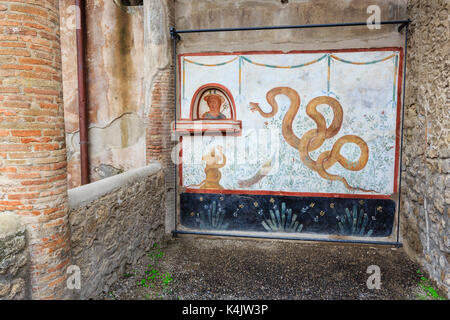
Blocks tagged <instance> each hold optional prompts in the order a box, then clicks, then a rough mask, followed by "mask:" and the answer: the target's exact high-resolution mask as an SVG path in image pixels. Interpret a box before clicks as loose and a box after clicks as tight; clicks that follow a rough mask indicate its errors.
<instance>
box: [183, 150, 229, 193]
mask: <svg viewBox="0 0 450 320" xmlns="http://www.w3.org/2000/svg"><path fill="white" fill-rule="evenodd" d="M202 160H203V161H205V162H206V167H205V174H206V178H205V180H203V181H202V182H201V183H200V184H198V185H190V186H189V187H198V188H199V189H216V190H223V189H224V188H223V187H222V186H221V185H220V183H219V182H220V179H221V178H222V173H220V170H219V169H220V168H223V167H224V166H225V165H226V163H227V158H226V157H225V154H224V153H223V150H222V146H218V147H217V152H216V148H215V147H212V148H211V150H210V151H209V152H208V153H207V154H205V155H203V157H202Z"/></svg>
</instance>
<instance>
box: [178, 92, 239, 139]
mask: <svg viewBox="0 0 450 320" xmlns="http://www.w3.org/2000/svg"><path fill="white" fill-rule="evenodd" d="M173 129H174V131H175V132H176V133H178V134H194V133H196V132H202V133H206V132H207V133H208V134H212V135H214V134H218V135H219V134H220V135H222V134H224V133H225V134H227V135H240V133H241V130H242V121H240V120H237V119H236V104H235V101H234V98H233V95H232V94H231V92H230V90H228V88H226V87H225V86H223V85H221V84H218V83H208V84H205V85H202V86H200V87H199V88H198V89H197V90H196V91H195V93H194V95H193V96H192V100H191V106H190V113H189V120H178V121H177V122H176V127H174V128H173Z"/></svg>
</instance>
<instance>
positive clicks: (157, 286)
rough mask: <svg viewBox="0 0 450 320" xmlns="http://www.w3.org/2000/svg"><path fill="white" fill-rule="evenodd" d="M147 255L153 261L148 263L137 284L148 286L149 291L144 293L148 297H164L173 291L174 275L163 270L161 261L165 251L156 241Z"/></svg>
mask: <svg viewBox="0 0 450 320" xmlns="http://www.w3.org/2000/svg"><path fill="white" fill-rule="evenodd" d="M147 256H148V257H149V258H150V259H151V263H150V264H148V265H147V268H146V270H145V271H144V276H143V277H142V278H141V280H139V281H138V282H137V286H139V287H142V288H148V292H146V293H145V294H144V297H145V298H146V299H152V298H155V299H159V298H163V297H164V296H166V295H167V294H170V293H171V292H172V289H171V288H170V287H171V284H172V282H173V278H172V275H171V274H170V273H168V272H162V271H161V268H160V266H159V264H160V261H161V260H162V259H163V258H164V256H165V255H164V252H163V251H162V250H161V248H160V247H159V246H158V244H156V243H155V244H154V245H153V246H152V249H151V251H150V252H149V253H148V254H147Z"/></svg>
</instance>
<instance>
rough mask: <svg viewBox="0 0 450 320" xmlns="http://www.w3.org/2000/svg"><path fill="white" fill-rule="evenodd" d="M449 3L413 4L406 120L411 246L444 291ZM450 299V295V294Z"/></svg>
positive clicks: (449, 184) (449, 164) (405, 189)
mask: <svg viewBox="0 0 450 320" xmlns="http://www.w3.org/2000/svg"><path fill="white" fill-rule="evenodd" d="M449 12H450V2H449V1H447V0H427V1H423V0H410V1H408V16H409V18H410V19H411V20H412V24H411V27H410V36H409V41H408V57H407V58H408V64H407V68H408V69H407V80H406V101H405V118H404V142H403V143H404V153H403V172H402V179H403V180H402V200H403V203H402V210H401V212H402V230H403V238H404V243H405V248H406V249H407V251H408V253H409V254H410V255H411V256H413V257H415V258H416V259H417V260H418V261H419V262H420V263H421V264H422V265H423V266H424V267H425V269H426V271H427V273H429V274H430V277H431V278H432V279H433V280H435V281H436V282H437V284H438V285H439V286H440V287H441V289H443V290H445V291H447V292H449V287H450V228H449V223H450V219H449V217H450V207H449V204H450V174H449V173H450V149H449V144H450V121H449V120H450V114H449V110H450V105H449V77H450V75H449V70H450V67H449V52H450V45H449V41H448V38H449ZM448 297H450V293H448Z"/></svg>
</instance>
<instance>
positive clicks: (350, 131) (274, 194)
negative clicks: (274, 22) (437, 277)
mask: <svg viewBox="0 0 450 320" xmlns="http://www.w3.org/2000/svg"><path fill="white" fill-rule="evenodd" d="M402 63H403V53H402V51H401V49H399V48H379V49H359V50H358V49H355V50H337V51H317V52H290V53H279V52H250V53H245V52H243V53H214V54H213V53H211V54H204V53H202V54H185V55H180V56H179V72H180V74H179V79H180V83H179V85H180V90H179V94H180V96H179V108H178V112H179V115H178V119H179V122H180V124H183V125H184V126H187V127H189V126H192V128H194V127H195V126H199V125H200V126H202V125H204V126H205V127H206V126H207V128H208V129H209V128H214V133H212V134H205V131H208V130H203V131H202V132H203V134H196V132H197V131H195V130H192V131H190V134H185V135H183V137H182V139H180V141H182V142H180V145H181V148H182V152H181V157H180V158H181V159H180V160H181V164H180V165H179V176H180V190H181V197H180V217H181V222H182V225H183V226H185V227H188V228H199V227H201V226H200V225H199V224H195V223H194V220H195V219H200V220H201V221H203V222H202V226H203V227H205V226H206V225H208V223H213V224H212V225H211V226H214V228H222V229H221V230H242V231H245V230H247V231H250V230H253V231H261V232H287V231H286V230H288V232H297V233H300V232H303V231H305V230H306V231H308V232H317V233H320V234H322V233H323V234H327V233H328V234H340V233H342V234H346V235H347V236H354V234H353V233H352V232H350V233H349V232H347V233H346V232H345V230H347V231H348V230H349V228H350V230H352V229H354V228H356V229H357V230H358V232H357V234H358V236H366V237H377V236H378V237H388V236H389V235H391V233H392V229H393V224H394V217H395V214H396V212H395V200H396V193H397V191H398V190H397V180H398V149H399V138H398V137H399V135H398V131H399V120H400V106H401V104H400V102H401V101H399V100H400V97H401V92H400V88H401V78H402V75H401V68H400V66H401V64H402ZM236 121H240V122H239V125H236ZM230 128H232V129H233V130H232V132H233V134H232V135H230V134H228V133H230V130H231V129H230ZM199 194H204V196H202V197H203V198H204V199H207V198H208V199H210V202H211V201H212V202H211V203H210V204H208V206H209V207H208V209H207V210H206V211H201V210H195V208H193V207H192V205H193V204H192V203H197V202H198V201H197V200H195V199H197V198H196V197H197V195H199ZM215 194H216V195H217V194H220V195H221V196H222V197H224V199H225V200H223V201H225V202H223V201H220V199H219V200H218V199H217V198H215ZM239 196H251V197H258V201H257V202H258V203H259V204H260V208H259V209H258V210H256V209H255V208H252V209H254V210H252V211H251V212H250V211H248V210H249V209H247V210H243V211H241V213H242V212H244V211H245V213H242V216H241V218H239V219H241V220H239V219H237V218H236V217H234V219H233V215H232V212H231V211H233V210H232V208H231V207H230V206H232V205H231V204H233V205H234V202H235V200H234V197H239ZM280 197H285V198H280ZM272 199H275V201H276V202H277V203H278V207H277V208H276V209H275V208H271V205H272V203H271V202H270V201H271V200H272ZM340 199H341V200H342V201H344V200H345V205H344V204H342V205H337V203H341V202H336V203H335V202H334V201H338V200H339V201H341V200H340ZM352 199H353V200H352ZM293 201H294V202H293ZM359 201H368V202H370V208H369V207H367V208H365V210H364V212H363V211H361V210H362V208H360V207H361V205H360V204H359ZM377 201H378V202H377ZM380 201H385V202H383V203H381V202H380ZM307 202H310V203H320V204H321V205H322V206H327V205H331V204H332V203H335V204H336V207H335V209H334V210H330V209H331V208H328V209H327V210H324V212H326V213H324V215H326V216H327V218H326V219H325V218H323V216H321V215H320V214H319V215H317V217H318V218H317V219H319V220H321V221H324V220H326V221H327V222H322V223H319V222H315V223H313V222H311V221H310V220H308V219H307V220H305V221H303V220H302V219H300V217H305V215H304V214H303V212H302V209H303V208H300V207H299V205H300V204H301V206H303V205H304V204H306V203H307ZM388 202H389V203H388ZM289 203H291V204H290V205H289V206H288V204H289ZM294 203H295V204H294ZM225 204H227V205H226V206H225ZM197 205H199V206H201V205H202V204H200V203H197ZM378 207H382V208H384V209H383V210H382V211H377V210H375V211H374V208H378ZM237 208H239V205H238V207H237ZM259 210H262V211H263V212H265V213H264V214H265V215H261V214H259V213H258V212H259ZM270 211H272V212H273V214H271V213H270ZM310 211H311V210H310ZM192 212H194V216H196V215H197V214H198V216H196V217H197V218H195V219H194V217H192V216H191V213H192ZM202 212H203V213H202ZM205 212H206V213H205ZM207 212H209V213H207ZM233 212H234V211H233ZM276 212H279V214H276ZM347 212H348V215H347ZM361 212H363V213H361ZM319 213H320V212H319ZM209 216H214V217H215V218H214V219H212V220H211V221H209V220H208V221H206V220H202V219H201V217H203V218H205V217H209ZM243 216H246V218H244V217H243ZM247 216H248V217H247ZM263 216H264V217H265V218H264V219H263ZM278 216H279V217H280V219H281V218H282V217H284V220H283V223H281V224H280V223H278V222H279V221H278V220H277V217H278ZM294 217H295V219H294ZM320 218H323V219H320ZM350 218H351V220H350ZM374 218H376V219H375V220H371V219H374ZM354 219H356V221H355V225H353V222H354ZM313 220H314V219H313ZM280 221H281V220H280ZM331 221H332V222H333V223H331ZM375 221H377V222H375ZM380 221H381V222H380ZM219 222H222V223H219ZM313 226H314V227H313ZM369 226H372V227H370V228H369ZM366 229H367V230H366ZM353 231H354V230H353Z"/></svg>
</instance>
